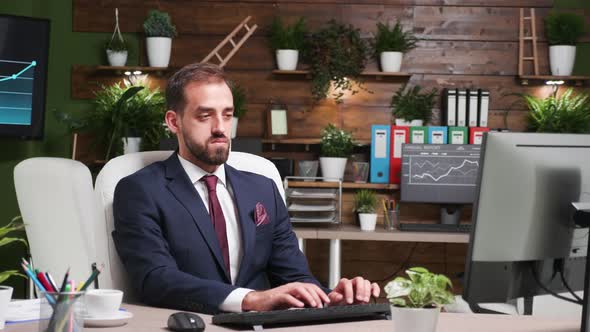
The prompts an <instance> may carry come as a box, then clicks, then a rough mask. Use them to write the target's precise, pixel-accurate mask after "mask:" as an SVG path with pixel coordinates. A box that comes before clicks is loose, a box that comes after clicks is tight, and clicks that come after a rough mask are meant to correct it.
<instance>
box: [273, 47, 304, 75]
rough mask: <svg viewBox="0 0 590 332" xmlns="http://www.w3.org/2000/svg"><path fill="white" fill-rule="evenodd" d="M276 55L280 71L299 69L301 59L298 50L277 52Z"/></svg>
mask: <svg viewBox="0 0 590 332" xmlns="http://www.w3.org/2000/svg"><path fill="white" fill-rule="evenodd" d="M276 55H277V66H278V67H279V70H295V69H297V61H298V59H299V51H298V50H277V52H276Z"/></svg>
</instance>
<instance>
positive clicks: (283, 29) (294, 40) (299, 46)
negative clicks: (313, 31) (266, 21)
mask: <svg viewBox="0 0 590 332" xmlns="http://www.w3.org/2000/svg"><path fill="white" fill-rule="evenodd" d="M306 33H307V28H306V26H305V19H304V18H303V17H301V18H299V20H297V22H295V23H294V24H292V25H285V24H283V21H282V20H281V18H280V17H275V18H274V20H273V21H272V24H271V26H270V46H271V48H272V49H273V51H276V50H303V49H304V45H305V34H306Z"/></svg>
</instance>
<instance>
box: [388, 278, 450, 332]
mask: <svg viewBox="0 0 590 332" xmlns="http://www.w3.org/2000/svg"><path fill="white" fill-rule="evenodd" d="M406 274H407V275H408V277H409V279H406V278H404V277H397V278H395V279H394V280H392V281H390V282H389V283H388V284H387V285H385V288H384V290H385V293H386V294H387V299H388V300H389V303H390V304H391V316H392V318H393V324H394V326H395V330H396V331H404V332H434V331H436V324H437V323H438V315H439V313H440V309H441V307H442V306H443V305H445V304H450V303H453V302H454V300H455V298H454V295H453V293H452V291H451V290H452V287H453V285H452V283H451V280H449V278H447V277H446V276H444V275H442V274H435V273H432V272H430V271H428V270H427V269H425V268H423V267H413V268H410V269H408V270H406Z"/></svg>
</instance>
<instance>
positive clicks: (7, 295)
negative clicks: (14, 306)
mask: <svg viewBox="0 0 590 332" xmlns="http://www.w3.org/2000/svg"><path fill="white" fill-rule="evenodd" d="M11 298H12V287H8V286H0V330H3V329H4V324H5V323H6V313H7V312H8V303H9V302H10V299H11Z"/></svg>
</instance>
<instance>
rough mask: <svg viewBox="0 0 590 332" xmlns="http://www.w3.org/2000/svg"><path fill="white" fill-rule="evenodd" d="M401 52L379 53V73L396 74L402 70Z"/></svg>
mask: <svg viewBox="0 0 590 332" xmlns="http://www.w3.org/2000/svg"><path fill="white" fill-rule="evenodd" d="M403 55H404V54H403V53H402V52H381V54H379V58H380V60H381V71H383V72H388V73H397V72H399V71H400V69H401V68H402V56H403Z"/></svg>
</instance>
